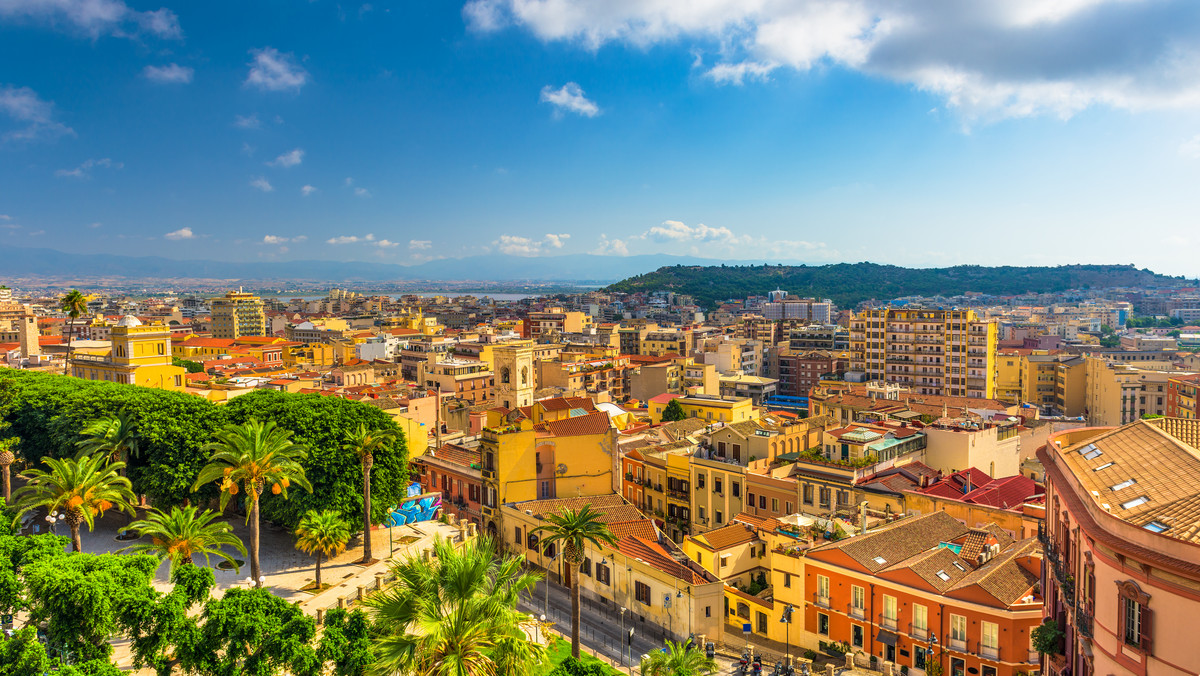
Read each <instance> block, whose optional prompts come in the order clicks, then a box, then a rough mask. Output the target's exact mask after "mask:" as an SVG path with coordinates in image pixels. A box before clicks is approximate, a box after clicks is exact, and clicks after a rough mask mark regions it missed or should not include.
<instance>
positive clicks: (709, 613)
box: [704, 606, 712, 617]
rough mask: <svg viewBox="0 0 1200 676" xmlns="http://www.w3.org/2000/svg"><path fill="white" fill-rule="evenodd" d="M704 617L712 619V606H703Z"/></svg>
mask: <svg viewBox="0 0 1200 676" xmlns="http://www.w3.org/2000/svg"><path fill="white" fill-rule="evenodd" d="M704 616H705V617H712V606H704Z"/></svg>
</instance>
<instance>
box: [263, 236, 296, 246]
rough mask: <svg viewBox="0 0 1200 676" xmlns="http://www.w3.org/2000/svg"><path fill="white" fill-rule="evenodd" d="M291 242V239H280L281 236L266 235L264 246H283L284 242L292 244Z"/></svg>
mask: <svg viewBox="0 0 1200 676" xmlns="http://www.w3.org/2000/svg"><path fill="white" fill-rule="evenodd" d="M290 241H291V238H290V237H280V236H279V235H264V236H263V240H262V243H263V244H283V243H284V242H290Z"/></svg>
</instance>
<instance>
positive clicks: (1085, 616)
mask: <svg viewBox="0 0 1200 676" xmlns="http://www.w3.org/2000/svg"><path fill="white" fill-rule="evenodd" d="M1075 629H1076V630H1077V631H1078V632H1079V634H1080V635H1081V636H1086V637H1088V638H1093V633H1094V631H1093V627H1092V614H1091V613H1089V612H1087V611H1085V610H1084V609H1082V608H1080V609H1079V610H1076V611H1075Z"/></svg>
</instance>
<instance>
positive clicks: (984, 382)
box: [850, 307, 996, 399]
mask: <svg viewBox="0 0 1200 676" xmlns="http://www.w3.org/2000/svg"><path fill="white" fill-rule="evenodd" d="M995 355H996V324H995V322H989V321H983V320H980V319H979V316H978V315H976V314H975V312H974V311H973V310H928V309H920V308H913V309H908V308H891V307H889V308H880V309H873V310H866V311H863V312H861V313H859V314H857V315H855V316H854V319H853V320H851V322H850V371H851V372H858V373H862V374H863V375H864V377H865V378H866V379H867V380H885V381H887V382H890V383H899V384H901V385H906V386H908V387H909V388H911V389H912V390H913V391H914V392H916V393H919V394H932V395H945V396H952V397H976V398H981V399H991V398H992V397H993V396H995V388H996V375H995V359H996V357H995Z"/></svg>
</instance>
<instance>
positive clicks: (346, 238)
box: [325, 233, 386, 244]
mask: <svg viewBox="0 0 1200 676" xmlns="http://www.w3.org/2000/svg"><path fill="white" fill-rule="evenodd" d="M374 241H375V235H372V234H369V233H368V234H366V235H363V236H362V237H359V236H358V235H341V236H339V237H330V238H329V239H327V240H325V243H326V244H357V243H359V242H374ZM385 241H386V240H385Z"/></svg>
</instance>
